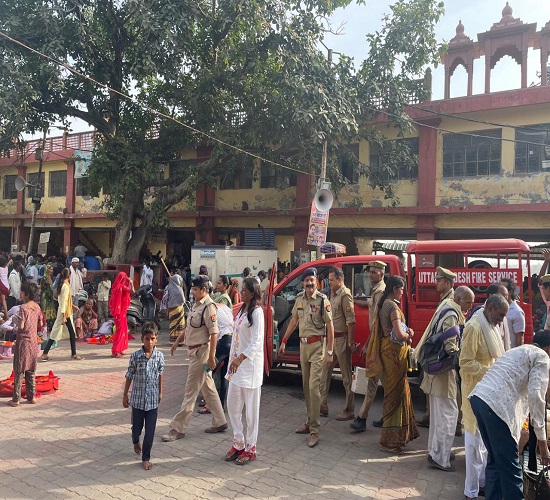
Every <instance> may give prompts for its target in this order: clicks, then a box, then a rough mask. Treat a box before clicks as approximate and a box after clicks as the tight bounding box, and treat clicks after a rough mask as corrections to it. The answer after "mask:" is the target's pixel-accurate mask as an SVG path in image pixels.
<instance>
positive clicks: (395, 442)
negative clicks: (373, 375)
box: [375, 276, 419, 454]
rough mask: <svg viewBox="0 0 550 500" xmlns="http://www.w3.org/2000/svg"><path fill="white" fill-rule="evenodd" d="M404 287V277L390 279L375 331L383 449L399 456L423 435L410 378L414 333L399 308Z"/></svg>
mask: <svg viewBox="0 0 550 500" xmlns="http://www.w3.org/2000/svg"><path fill="white" fill-rule="evenodd" d="M404 287H405V282H404V281H403V278H401V277H399V276H390V278H389V279H388V282H387V283H386V290H385V292H384V294H383V295H382V297H381V298H380V302H379V304H380V305H379V309H378V324H377V327H378V328H375V330H377V333H378V335H379V340H380V359H381V362H382V381H383V385H384V403H383V409H382V413H383V417H382V418H383V422H384V423H383V425H382V436H381V438H380V450H381V451H386V452H388V453H396V454H400V453H403V449H402V447H403V446H405V445H406V444H407V443H408V442H409V441H412V440H413V439H416V438H417V437H418V436H419V434H418V429H417V428H416V421H415V419H414V409H413V405H412V400H411V391H410V388H409V381H408V379H407V368H408V353H409V343H410V341H411V339H412V337H413V335H414V332H413V331H412V330H411V329H410V328H408V327H407V326H406V325H405V316H404V315H403V312H402V311H401V309H400V308H399V301H400V300H401V297H402V296H403V289H404Z"/></svg>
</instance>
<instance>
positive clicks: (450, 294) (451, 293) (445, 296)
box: [439, 288, 455, 302]
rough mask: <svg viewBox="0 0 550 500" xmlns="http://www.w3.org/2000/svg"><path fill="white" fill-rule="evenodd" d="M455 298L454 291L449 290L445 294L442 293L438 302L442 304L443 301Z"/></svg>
mask: <svg viewBox="0 0 550 500" xmlns="http://www.w3.org/2000/svg"><path fill="white" fill-rule="evenodd" d="M454 296H455V291H454V290H453V289H452V288H451V289H450V290H449V291H448V292H447V293H442V294H441V296H440V297H439V302H443V301H444V300H445V299H452V298H454Z"/></svg>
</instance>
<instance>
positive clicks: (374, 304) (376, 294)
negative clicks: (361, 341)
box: [367, 279, 386, 332]
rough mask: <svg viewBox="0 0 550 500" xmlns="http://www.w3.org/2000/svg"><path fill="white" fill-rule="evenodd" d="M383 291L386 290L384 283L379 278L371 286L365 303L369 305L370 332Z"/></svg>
mask: <svg viewBox="0 0 550 500" xmlns="http://www.w3.org/2000/svg"><path fill="white" fill-rule="evenodd" d="M385 291H386V283H384V280H383V279H381V280H380V281H379V282H378V283H376V284H375V285H374V286H373V287H372V292H371V296H370V297H369V298H368V299H367V305H368V306H369V329H370V331H371V332H372V329H373V327H374V318H375V317H376V309H377V308H378V304H379V302H380V299H381V298H382V295H383V294H384V292H385Z"/></svg>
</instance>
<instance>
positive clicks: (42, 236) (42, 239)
mask: <svg viewBox="0 0 550 500" xmlns="http://www.w3.org/2000/svg"><path fill="white" fill-rule="evenodd" d="M48 241H50V232H49V231H47V232H45V233H40V239H39V240H38V243H48Z"/></svg>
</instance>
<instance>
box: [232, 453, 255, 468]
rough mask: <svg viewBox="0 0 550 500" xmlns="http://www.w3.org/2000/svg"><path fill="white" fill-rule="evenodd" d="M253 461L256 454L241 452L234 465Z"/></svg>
mask: <svg viewBox="0 0 550 500" xmlns="http://www.w3.org/2000/svg"><path fill="white" fill-rule="evenodd" d="M254 460H256V453H254V452H252V451H243V452H242V453H241V454H240V455H239V458H237V460H235V463H236V464H237V465H245V464H247V463H248V462H252V461H254Z"/></svg>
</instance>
